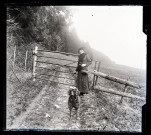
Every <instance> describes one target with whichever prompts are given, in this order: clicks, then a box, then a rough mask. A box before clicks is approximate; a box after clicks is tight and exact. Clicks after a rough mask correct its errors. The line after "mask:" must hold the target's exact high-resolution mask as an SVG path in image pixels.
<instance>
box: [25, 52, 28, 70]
mask: <svg viewBox="0 0 151 135" xmlns="http://www.w3.org/2000/svg"><path fill="white" fill-rule="evenodd" d="M27 54H28V51H26V57H25V71H26V63H27Z"/></svg>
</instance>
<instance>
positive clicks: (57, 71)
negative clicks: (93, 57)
mask: <svg viewBox="0 0 151 135" xmlns="http://www.w3.org/2000/svg"><path fill="white" fill-rule="evenodd" d="M36 68H41V69H46V70H50V71H52V69H50V68H45V67H39V66H36ZM53 71H57V72H62V73H66V74H74V73H69V72H66V71H60V70H56V69H53Z"/></svg>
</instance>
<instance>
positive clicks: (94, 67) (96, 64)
mask: <svg viewBox="0 0 151 135" xmlns="http://www.w3.org/2000/svg"><path fill="white" fill-rule="evenodd" d="M96 66H97V61H95V67H94V70H96ZM95 77H96V75H94V76H93V84H92V87H93V86H94V82H95Z"/></svg>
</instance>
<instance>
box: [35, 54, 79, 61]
mask: <svg viewBox="0 0 151 135" xmlns="http://www.w3.org/2000/svg"><path fill="white" fill-rule="evenodd" d="M37 57H43V58H51V59H58V60H65V61H74V62H78V61H77V60H68V59H63V58H56V57H50V56H49V57H48V56H42V55H37Z"/></svg>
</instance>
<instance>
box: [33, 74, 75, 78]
mask: <svg viewBox="0 0 151 135" xmlns="http://www.w3.org/2000/svg"><path fill="white" fill-rule="evenodd" d="M36 75H38V76H45V77H49V76H54V77H58V78H66V79H70V80H75V79H73V78H71V77H70V78H69V77H63V76H57V75H45V74H38V73H36ZM35 77H36V76H35Z"/></svg>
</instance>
